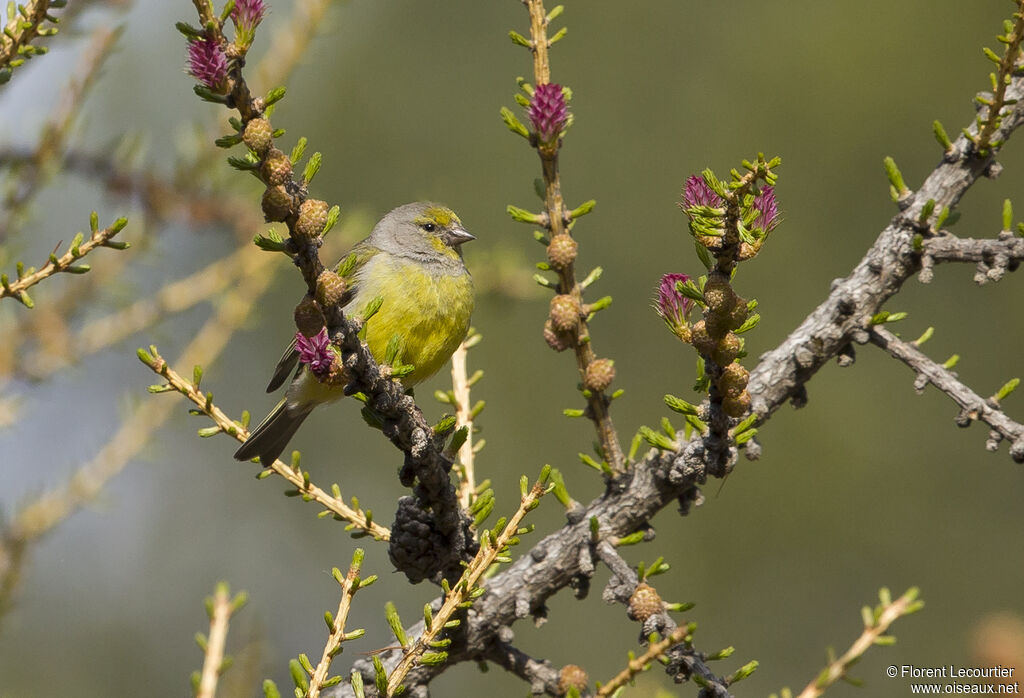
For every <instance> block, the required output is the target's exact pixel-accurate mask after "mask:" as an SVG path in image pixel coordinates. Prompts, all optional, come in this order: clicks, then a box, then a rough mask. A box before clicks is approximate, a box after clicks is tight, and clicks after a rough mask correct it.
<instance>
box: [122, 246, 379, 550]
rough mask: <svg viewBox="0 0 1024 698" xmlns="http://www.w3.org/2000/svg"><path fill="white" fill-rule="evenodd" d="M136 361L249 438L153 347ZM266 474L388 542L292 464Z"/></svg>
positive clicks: (220, 426)
mask: <svg viewBox="0 0 1024 698" xmlns="http://www.w3.org/2000/svg"><path fill="white" fill-rule="evenodd" d="M268 256H269V255H268ZM139 358H140V359H141V360H142V362H143V363H144V364H146V365H147V366H149V368H151V369H152V370H153V371H154V372H155V373H157V374H159V375H160V376H161V377H163V378H164V379H165V380H166V381H167V386H168V387H169V388H170V389H173V390H175V391H177V392H178V393H180V394H182V395H184V396H185V397H186V398H188V399H189V400H191V401H192V403H193V404H194V405H196V407H198V408H199V410H200V411H201V412H202V413H203V414H205V415H206V416H207V417H209V418H210V419H211V420H212V421H213V423H214V425H215V427H214V428H215V429H216V430H217V431H220V432H223V433H225V434H228V435H229V436H232V437H234V438H235V439H236V440H238V441H239V442H244V441H245V440H246V439H248V438H249V430H248V429H246V428H245V427H244V426H242V424H241V423H239V422H236V421H235V420H233V419H231V418H230V417H228V416H227V415H226V414H224V412H223V411H222V410H221V409H220V408H219V407H217V406H216V405H215V404H214V403H213V399H212V398H211V396H210V395H209V394H208V393H203V392H202V391H201V390H199V388H198V387H197V386H196V385H195V383H193V382H192V381H190V380H186V379H185V378H184V377H182V375H181V374H180V373H178V372H177V371H175V370H174V369H172V368H171V367H170V366H169V365H168V363H167V361H165V360H164V358H163V357H162V356H160V354H159V353H157V352H156V351H155V347H150V349H149V351H143V350H140V352H139ZM204 435H205V433H204ZM266 472H273V473H274V474H276V475H280V476H281V477H283V478H284V479H285V480H287V481H288V482H290V483H291V484H292V485H294V486H295V489H296V490H297V492H298V494H301V495H302V498H303V500H305V501H307V502H316V503H317V504H319V505H321V506H322V507H324V509H326V510H328V511H330V512H332V513H333V514H334V515H335V517H336V518H338V519H339V520H344V521H348V522H349V528H358V529H360V530H362V531H363V532H365V533H367V534H369V535H371V536H373V537H374V538H375V539H376V540H383V541H387V540H390V538H391V534H390V531H388V529H386V528H385V527H383V526H381V525H380V524H378V523H376V522H375V521H373V520H372V518H370V516H369V515H367V513H366V512H364V511H363V510H362V509H357V508H354V507H350V506H349V505H347V504H345V500H344V499H342V498H341V494H340V491H338V490H335V493H334V494H330V493H328V492H326V491H325V490H323V489H322V488H320V487H317V486H316V485H314V484H313V483H312V482H311V481H310V479H309V473H308V472H304V471H302V470H299V469H297V468H293V467H292V466H291V465H288V464H285V463H284V462H283V461H281V460H276V461H274V462H273V463H272V464H270V465H269V466H267V471H266Z"/></svg>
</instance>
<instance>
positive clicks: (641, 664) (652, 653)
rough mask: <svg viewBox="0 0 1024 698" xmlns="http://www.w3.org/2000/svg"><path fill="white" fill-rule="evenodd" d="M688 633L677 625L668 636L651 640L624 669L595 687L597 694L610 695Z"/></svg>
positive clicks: (681, 626)
mask: <svg viewBox="0 0 1024 698" xmlns="http://www.w3.org/2000/svg"><path fill="white" fill-rule="evenodd" d="M688 634H689V630H688V629H687V627H686V626H684V625H678V626H676V627H675V629H674V630H673V631H672V632H671V633H669V635H668V637H666V638H663V639H661V640H658V641H657V642H652V643H651V645H650V647H648V648H647V651H646V652H644V653H643V654H641V655H640V656H639V657H637V658H635V659H631V660H629V662H628V663H627V664H626V668H625V669H623V670H622V671H620V672H619V673H618V674H616V675H615V676H613V677H612V678H611V679H609V681H608V683H606V684H602V685H601V688H599V689H597V695H599V696H610V695H612V694H613V693H615V691H617V690H618V689H619V688H621V687H623V686H625V685H626V684H627V683H629V681H630V680H632V678H633V677H634V676H636V675H637V674H639V673H640V672H641V671H643V670H644V669H646V668H647V667H648V666H649V665H650V664H651V662H654V661H656V660H657V659H658V657H660V656H661V655H662V654H664V653H665V651H666V650H667V649H668V648H670V647H671V646H672V645H675V644H678V643H680V642H682V641H683V638H685V637H686V636H687V635H688Z"/></svg>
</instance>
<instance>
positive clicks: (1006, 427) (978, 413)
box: [870, 326, 1024, 458]
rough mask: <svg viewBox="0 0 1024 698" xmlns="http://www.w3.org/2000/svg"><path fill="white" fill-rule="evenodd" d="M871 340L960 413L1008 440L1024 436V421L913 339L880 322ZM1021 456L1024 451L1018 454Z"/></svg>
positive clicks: (1019, 439) (1022, 438)
mask: <svg viewBox="0 0 1024 698" xmlns="http://www.w3.org/2000/svg"><path fill="white" fill-rule="evenodd" d="M870 336H871V343H872V344H875V345H876V346H878V347H880V348H882V349H884V350H885V351H886V352H888V353H889V354H890V355H891V356H892V357H893V358H895V359H899V360H900V361H902V362H903V363H905V364H906V365H907V366H909V367H910V368H912V369H913V370H914V372H915V373H916V374H917V375H918V376H923V377H924V378H925V379H927V381H928V382H929V383H931V384H932V385H934V386H935V387H936V388H938V389H939V390H941V391H942V392H943V393H945V394H946V395H947V396H949V398H950V399H951V400H953V402H955V403H956V404H957V405H959V406H960V408H961V410H962V414H965V415H967V416H969V417H970V419H978V420H981V421H982V422H984V423H985V424H988V425H989V426H990V427H992V429H994V430H995V431H996V432H998V433H999V435H1000V436H1002V438H1004V439H1006V440H1007V441H1008V442H1010V443H1011V444H1015V443H1017V442H1018V441H1021V440H1024V424H1020V423H1019V422H1015V421H1013V420H1012V419H1010V418H1009V417H1008V416H1007V415H1006V413H1005V412H1003V410H1002V409H1000V407H999V403H998V402H996V401H995V399H994V398H987V399H986V398H983V397H981V396H980V395H978V394H977V393H976V392H974V391H973V390H971V388H969V387H968V386H966V385H964V384H963V383H962V382H961V381H960V380H959V379H958V378H957V376H956V374H955V373H953V372H952V371H950V370H949V369H947V368H946V367H944V366H943V365H941V364H939V363H936V362H935V361H932V360H931V359H930V358H928V357H927V356H926V355H925V354H924V353H923V352H922V351H921V350H919V349H918V348H917V347H916V346H915V345H914V344H913V343H912V342H905V341H903V340H902V339H900V338H899V337H897V336H896V335H894V334H893V333H892V332H890V331H889V330H887V329H885V328H884V327H881V326H876V327H872V328H871V331H870ZM1021 457H1022V458H1024V453H1022V454H1021Z"/></svg>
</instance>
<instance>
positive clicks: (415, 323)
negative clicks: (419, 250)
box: [349, 254, 474, 386]
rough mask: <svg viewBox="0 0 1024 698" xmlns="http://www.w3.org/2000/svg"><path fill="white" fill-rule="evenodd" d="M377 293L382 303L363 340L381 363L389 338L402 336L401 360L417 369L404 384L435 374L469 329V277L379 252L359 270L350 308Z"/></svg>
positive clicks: (360, 306) (359, 306)
mask: <svg viewBox="0 0 1024 698" xmlns="http://www.w3.org/2000/svg"><path fill="white" fill-rule="evenodd" d="M377 296H380V297H382V298H383V299H384V303H383V305H381V307H380V310H379V311H378V312H377V314H376V315H374V316H373V317H372V318H370V320H369V322H368V323H367V325H366V344H367V346H369V348H370V352H371V353H372V354H373V356H374V358H375V359H377V361H378V362H381V361H383V360H384V354H385V352H386V350H387V346H388V343H389V342H390V341H391V337H392V336H393V335H396V334H397V335H398V336H399V337H401V339H402V342H403V345H404V351H403V353H402V355H401V358H400V363H405V364H412V365H413V366H415V367H416V369H415V371H413V372H412V373H410V374H409V375H407V376H406V377H405V378H403V380H402V383H403V384H404V385H406V386H413V385H416V384H417V383H419V382H420V381H422V380H424V379H425V378H428V377H430V376H432V375H433V374H435V373H437V371H438V369H440V368H441V367H442V366H443V365H444V363H445V361H447V360H448V358H449V357H450V356H451V355H452V352H454V351H455V350H456V349H457V348H458V346H459V344H460V343H461V342H462V340H463V339H465V337H466V332H467V331H468V330H469V319H470V316H471V315H472V313H473V303H474V299H473V280H472V278H471V277H470V275H469V272H468V271H465V269H463V270H462V273H461V274H458V275H452V274H448V273H443V272H440V271H437V272H435V271H434V270H432V269H430V268H426V269H425V268H424V267H422V266H421V265H418V264H414V263H412V262H410V261H408V260H404V259H399V258H394V257H391V256H390V255H384V254H377V255H375V256H374V257H373V259H371V260H370V261H369V262H368V263H367V265H366V267H365V269H364V270H363V272H362V273H361V274H360V277H359V280H358V291H357V294H356V297H355V298H353V300H352V303H351V304H350V305H349V309H350V310H352V311H354V312H356V313H359V312H361V311H362V309H363V306H365V304H366V303H368V302H369V301H370V300H372V299H373V298H375V297H377Z"/></svg>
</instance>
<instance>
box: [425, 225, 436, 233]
mask: <svg viewBox="0 0 1024 698" xmlns="http://www.w3.org/2000/svg"><path fill="white" fill-rule="evenodd" d="M423 229H424V230H426V231H427V232H428V233H432V232H434V231H435V230H437V226H436V225H434V224H433V223H424V224H423Z"/></svg>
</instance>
